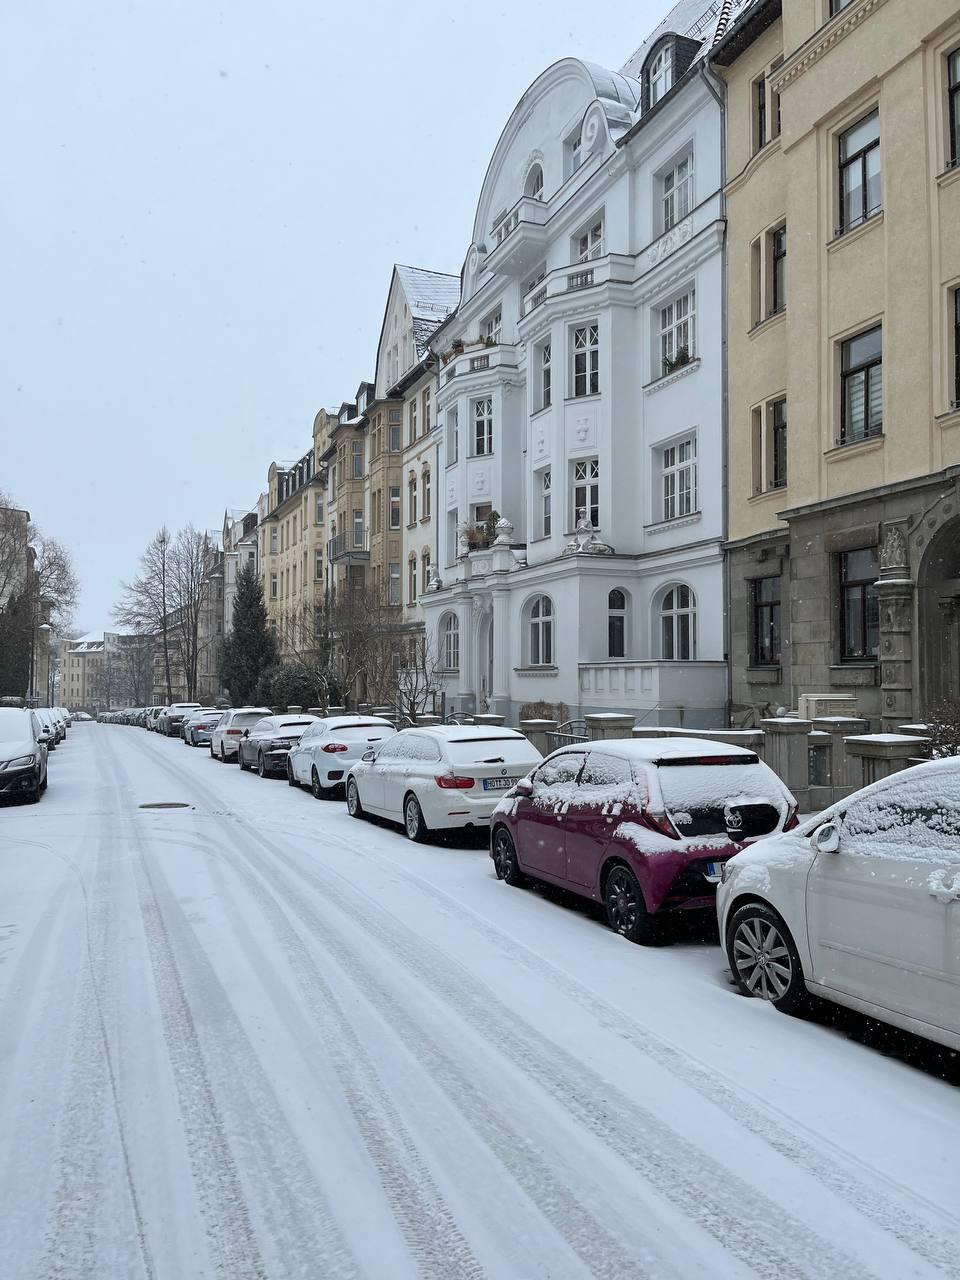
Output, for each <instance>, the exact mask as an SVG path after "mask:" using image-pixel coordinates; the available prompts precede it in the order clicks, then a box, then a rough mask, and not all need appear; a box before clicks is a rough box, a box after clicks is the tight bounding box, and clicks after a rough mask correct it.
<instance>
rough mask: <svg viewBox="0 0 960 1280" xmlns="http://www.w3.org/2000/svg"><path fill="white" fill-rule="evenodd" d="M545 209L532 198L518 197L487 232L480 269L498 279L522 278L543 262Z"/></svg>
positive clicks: (541, 203) (538, 201)
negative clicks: (486, 244)
mask: <svg viewBox="0 0 960 1280" xmlns="http://www.w3.org/2000/svg"><path fill="white" fill-rule="evenodd" d="M546 222H547V206H546V205H545V204H544V203H543V201H542V200H536V199H534V197H533V196H521V197H520V199H519V200H518V201H517V203H516V204H515V205H514V206H513V208H512V209H510V210H509V211H508V212H507V213H505V214H504V215H503V217H502V218H501V219H500V221H499V222H498V223H497V225H496V226H495V227H494V229H493V232H492V233H491V237H490V240H491V247H490V250H489V252H488V253H487V256H486V260H485V261H484V264H483V266H484V270H485V271H492V272H494V274H496V275H499V276H522V275H524V274H525V273H526V272H528V271H532V270H533V268H534V267H535V266H536V265H537V263H538V262H541V261H542V260H543V257H544V254H545V253H546V251H547V226H546Z"/></svg>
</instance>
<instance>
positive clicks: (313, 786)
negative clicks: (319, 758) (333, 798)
mask: <svg viewBox="0 0 960 1280" xmlns="http://www.w3.org/2000/svg"><path fill="white" fill-rule="evenodd" d="M310 790H311V791H312V792H313V798H314V800H322V799H323V787H321V785H320V775H319V773H317V766H316V765H314V766H313V768H312V769H311V770H310Z"/></svg>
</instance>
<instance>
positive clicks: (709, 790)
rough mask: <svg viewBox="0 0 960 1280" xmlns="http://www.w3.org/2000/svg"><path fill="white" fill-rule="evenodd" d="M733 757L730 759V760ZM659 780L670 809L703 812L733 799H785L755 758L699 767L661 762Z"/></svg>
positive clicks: (687, 762)
mask: <svg viewBox="0 0 960 1280" xmlns="http://www.w3.org/2000/svg"><path fill="white" fill-rule="evenodd" d="M729 758H730V757H728V759H729ZM657 777H658V780H659V782H660V790H661V791H662V792H663V800H664V803H665V804H666V806H667V808H668V809H674V808H681V809H701V808H707V807H709V806H711V805H716V804H723V803H726V802H728V801H731V800H738V799H744V800H747V799H749V800H758V801H763V800H766V801H768V802H769V803H772V804H775V805H776V804H780V803H781V802H782V801H783V798H784V797H783V796H782V794H781V792H780V788H779V787H778V786H777V785H776V783H775V781H774V779H773V778H772V777H771V774H770V771H769V770H768V769H766V768H764V766H763V765H762V764H761V763H760V761H759V760H758V759H757V758H756V756H754V758H753V759H752V760H748V761H747V762H746V763H741V761H740V760H737V759H734V762H733V763H729V764H727V763H724V764H722V765H721V764H699V763H694V762H692V761H690V760H687V759H684V760H682V761H681V762H679V763H678V762H676V761H673V760H660V761H658V762H657Z"/></svg>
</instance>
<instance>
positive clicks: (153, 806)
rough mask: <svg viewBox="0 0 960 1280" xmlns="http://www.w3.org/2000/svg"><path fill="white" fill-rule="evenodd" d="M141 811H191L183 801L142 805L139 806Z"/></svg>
mask: <svg viewBox="0 0 960 1280" xmlns="http://www.w3.org/2000/svg"><path fill="white" fill-rule="evenodd" d="M137 807H138V808H140V809H189V808H190V805H188V804H187V803H186V802H185V801H183V800H158V801H156V802H155V803H153V804H141V805H138V806H137Z"/></svg>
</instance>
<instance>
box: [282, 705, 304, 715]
mask: <svg viewBox="0 0 960 1280" xmlns="http://www.w3.org/2000/svg"><path fill="white" fill-rule="evenodd" d="M302 713H303V707H287V710H286V715H288V716H299V715H302ZM281 714H283V713H281Z"/></svg>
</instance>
